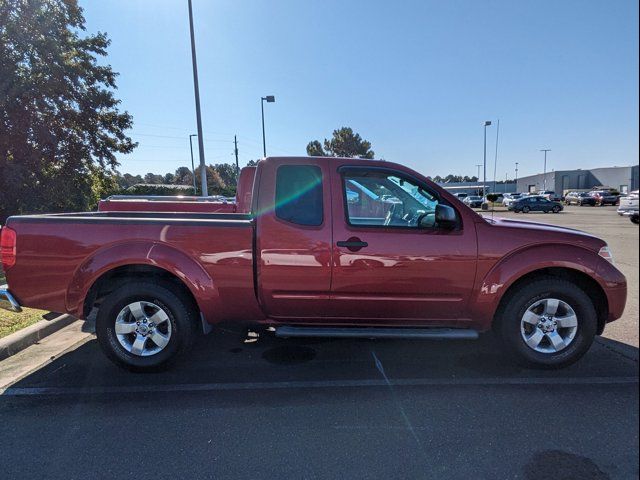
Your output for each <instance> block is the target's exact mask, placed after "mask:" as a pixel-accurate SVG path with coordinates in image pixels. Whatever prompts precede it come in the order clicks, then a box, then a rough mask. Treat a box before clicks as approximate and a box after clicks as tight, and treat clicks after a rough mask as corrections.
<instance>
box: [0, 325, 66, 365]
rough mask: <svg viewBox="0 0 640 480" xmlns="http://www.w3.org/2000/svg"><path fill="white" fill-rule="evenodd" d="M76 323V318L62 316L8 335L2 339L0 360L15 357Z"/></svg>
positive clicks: (0, 342)
mask: <svg viewBox="0 0 640 480" xmlns="http://www.w3.org/2000/svg"><path fill="white" fill-rule="evenodd" d="M75 321H76V318H75V317H72V316H71V315H67V314H62V315H59V316H58V317H56V318H54V319H52V320H40V321H39V322H38V323H35V324H33V325H31V326H29V327H26V328H23V329H22V330H18V331H17V332H14V333H12V334H11V335H7V336H6V337H4V338H2V339H0V360H4V359H5V358H8V357H10V356H12V355H15V354H16V353H18V352H19V351H21V350H24V349H25V348H27V347H29V346H31V345H33V344H34V343H37V342H39V341H40V340H42V339H43V338H45V337H48V336H49V335H51V334H52V333H55V332H57V331H58V330H60V329H61V328H64V327H66V326H67V325H70V324H72V323H73V322H75Z"/></svg>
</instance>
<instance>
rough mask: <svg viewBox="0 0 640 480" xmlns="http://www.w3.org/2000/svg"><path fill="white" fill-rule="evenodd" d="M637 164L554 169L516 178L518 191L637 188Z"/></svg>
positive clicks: (561, 191) (559, 192)
mask: <svg viewBox="0 0 640 480" xmlns="http://www.w3.org/2000/svg"><path fill="white" fill-rule="evenodd" d="M638 173H639V172H638V165H634V166H631V167H609V168H592V169H589V170H582V169H578V170H556V171H553V172H548V173H547V174H546V175H545V174H542V173H540V174H537V175H530V176H528V177H522V178H519V179H518V186H517V191H518V192H539V191H541V190H552V191H554V192H556V193H558V194H564V193H566V192H568V191H570V190H591V189H593V188H594V187H601V186H604V187H611V188H613V189H615V190H618V191H619V192H621V193H628V192H631V191H633V190H638Z"/></svg>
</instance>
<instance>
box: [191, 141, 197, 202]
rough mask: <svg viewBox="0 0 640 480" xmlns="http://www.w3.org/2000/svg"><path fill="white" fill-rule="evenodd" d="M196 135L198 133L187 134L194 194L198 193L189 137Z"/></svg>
mask: <svg viewBox="0 0 640 480" xmlns="http://www.w3.org/2000/svg"><path fill="white" fill-rule="evenodd" d="M197 136H198V135H196V134H195V133H192V134H191V135H189V149H191V175H192V177H193V194H194V195H197V194H198V187H197V186H196V166H195V164H194V163H193V142H192V141H191V139H192V138H193V137H197Z"/></svg>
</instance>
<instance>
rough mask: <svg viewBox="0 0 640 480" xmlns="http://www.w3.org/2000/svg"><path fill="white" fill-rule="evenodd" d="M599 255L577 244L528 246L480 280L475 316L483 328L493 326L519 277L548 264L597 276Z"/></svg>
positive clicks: (547, 266)
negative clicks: (507, 293)
mask: <svg viewBox="0 0 640 480" xmlns="http://www.w3.org/2000/svg"><path fill="white" fill-rule="evenodd" d="M598 259H599V257H598V255H597V254H596V253H595V252H593V251H591V250H588V249H586V248H582V247H579V246H575V245H563V244H547V245H539V246H532V247H525V248H524V249H521V250H518V251H516V252H513V253H511V254H510V255H508V256H506V257H504V258H503V259H501V260H500V261H499V262H498V263H497V264H496V265H494V266H493V268H491V270H489V272H488V273H487V274H486V275H485V276H484V278H483V279H482V280H480V281H478V282H477V283H476V289H475V292H474V301H472V303H471V315H472V316H471V318H473V319H475V320H476V321H477V322H478V327H479V328H480V330H488V329H489V328H491V324H492V322H493V318H494V316H495V313H496V310H497V309H498V306H499V305H500V301H501V300H502V298H503V297H504V294H505V293H506V292H507V291H508V290H509V287H511V286H512V285H513V284H514V283H515V282H516V281H517V280H518V279H520V278H522V277H524V276H525V275H527V274H529V273H532V272H535V271H538V270H543V269H545V268H567V269H572V270H577V271H580V272H582V273H585V274H587V275H589V276H590V277H592V278H594V279H595V280H596V281H597V282H598V283H599V284H600V285H601V286H602V282H601V281H600V279H599V278H598V277H597V276H596V265H597V263H598Z"/></svg>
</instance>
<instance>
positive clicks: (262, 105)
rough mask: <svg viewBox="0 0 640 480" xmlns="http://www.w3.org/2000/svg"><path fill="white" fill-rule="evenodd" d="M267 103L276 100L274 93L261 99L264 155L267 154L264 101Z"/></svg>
mask: <svg viewBox="0 0 640 480" xmlns="http://www.w3.org/2000/svg"><path fill="white" fill-rule="evenodd" d="M265 100H266V102H267V103H273V102H275V101H276V97H274V96H273V95H267V96H266V97H262V98H261V99H260V109H261V110H262V153H263V154H264V156H265V157H266V156H267V141H266V139H265V135H264V102H265Z"/></svg>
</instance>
